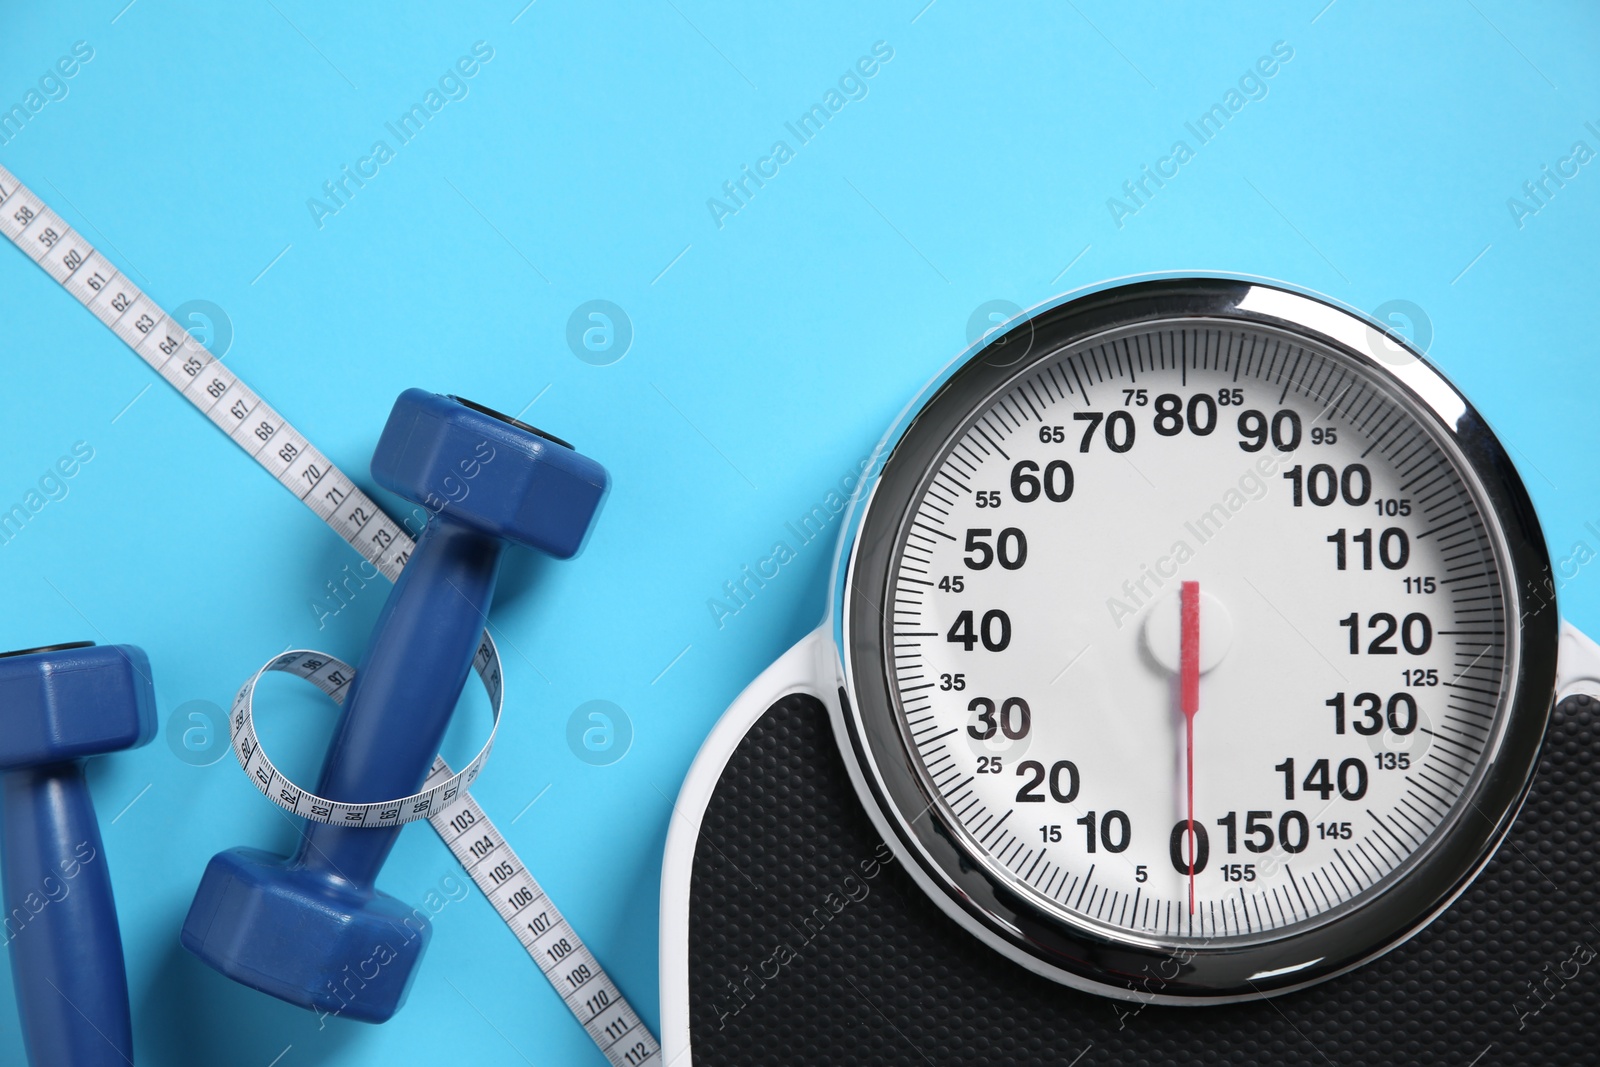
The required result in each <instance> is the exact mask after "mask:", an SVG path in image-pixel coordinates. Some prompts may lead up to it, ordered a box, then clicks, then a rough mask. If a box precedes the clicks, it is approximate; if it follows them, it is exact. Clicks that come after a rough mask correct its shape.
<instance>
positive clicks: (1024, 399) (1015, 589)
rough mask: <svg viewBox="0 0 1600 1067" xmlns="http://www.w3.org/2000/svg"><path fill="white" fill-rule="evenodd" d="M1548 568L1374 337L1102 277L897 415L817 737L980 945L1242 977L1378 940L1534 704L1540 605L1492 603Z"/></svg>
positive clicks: (1447, 872) (1539, 688)
mask: <svg viewBox="0 0 1600 1067" xmlns="http://www.w3.org/2000/svg"><path fill="white" fill-rule="evenodd" d="M1019 349H1024V350H1025V352H1024V354H1023V355H1022V356H1020V357H1019V356H1018V351H1019ZM1548 576H1549V562H1548V559H1547V558H1546V556H1545V554H1544V549H1543V541H1542V538H1541V537H1540V535H1539V531H1538V528H1537V525H1536V521H1535V520H1534V518H1533V513H1532V509H1531V507H1530V506H1529V504H1528V501H1527V497H1526V493H1525V491H1524V490H1523V487H1522V485H1521V483H1520V481H1518V480H1517V477H1516V475H1515V472H1514V471H1513V470H1512V468H1511V465H1510V464H1509V462H1508V461H1506V458H1505V456H1504V453H1503V452H1502V451H1501V450H1500V449H1499V446H1498V444H1497V443H1496V442H1495V441H1494V438H1493V437H1492V435H1490V434H1489V432H1488V431H1487V429H1486V428H1484V426H1483V424H1482V422H1481V420H1479V418H1478V417H1477V415H1476V413H1475V412H1473V411H1472V409H1471V408H1470V406H1468V405H1467V404H1466V403H1465V401H1464V400H1462V399H1461V397H1460V396H1459V394H1457V393H1456V392H1455V391H1454V390H1453V389H1452V388H1450V387H1449V386H1448V384H1446V383H1445V382H1444V380H1443V379H1442V378H1441V377H1439V376H1438V374H1437V372H1436V371H1434V370H1433V369H1432V368H1431V367H1429V366H1428V365H1427V364H1425V363H1424V362H1422V361H1421V359H1420V358H1419V357H1417V356H1416V355H1415V354H1414V353H1412V352H1411V351H1409V350H1408V349H1406V348H1404V347H1403V346H1402V345H1401V344H1400V343H1399V342H1398V341H1396V340H1395V339H1393V338H1390V337H1388V336H1387V335H1384V334H1382V333H1379V332H1377V331H1376V330H1374V328H1372V327H1371V326H1369V325H1368V324H1367V323H1365V322H1363V321H1361V320H1359V319H1356V318H1355V317H1354V316H1352V315H1350V314H1349V313H1347V312H1345V311H1343V310H1341V309H1338V308H1334V307H1332V306H1330V305H1327V304H1324V303H1321V302H1319V301H1315V300H1312V299H1310V298H1307V297H1304V296H1300V295H1297V294H1292V293H1287V292H1284V291H1282V290H1278V289H1272V288H1268V287H1264V286H1258V285H1246V284H1240V283H1227V282H1217V281H1180V282H1159V283H1145V284H1141V285H1135V286H1126V287H1121V288H1118V289H1114V290H1110V291H1107V292H1105V293H1101V294H1098V295H1097V296H1094V297H1089V298H1085V299H1083V300H1080V301H1074V302H1072V303H1069V304H1065V305H1062V306H1060V307H1057V308H1054V309H1052V310H1050V311H1047V312H1045V313H1043V314H1042V315H1039V316H1036V317H1035V318H1034V319H1032V320H1030V321H1029V322H1027V323H1025V324H1024V325H1022V326H1020V327H1017V328H1016V329H1013V330H1012V331H1010V332H1009V333H1008V334H1007V335H1006V336H1005V337H1004V338H1001V339H999V340H997V341H996V342H995V343H993V344H991V345H990V346H989V347H988V348H987V349H985V350H984V351H982V352H980V353H978V354H977V355H976V356H974V357H973V358H972V359H971V360H970V361H968V362H967V363H966V364H965V365H964V366H963V367H962V368H961V369H959V370H958V371H956V372H955V373H954V374H953V375H952V376H951V377H950V378H949V379H948V380H947V381H945V382H944V383H943V384H942V385H941V386H940V387H939V388H938V389H937V391H936V392H935V393H934V395H933V396H932V398H931V399H930V400H929V401H928V403H927V404H926V405H925V407H924V408H923V409H922V410H921V411H920V412H919V413H918V415H917V416H916V418H915V420H913V421H912V423H911V425H910V428H909V429H908V430H907V432H906V433H905V434H904V436H903V437H901V438H900V440H899V441H898V442H897V443H896V444H895V446H894V448H893V451H892V453H891V455H890V457H889V459H888V461H887V463H886V465H885V468H884V471H883V474H882V475H881V477H880V479H879V480H878V482H877V483H876V485H875V486H874V487H873V492H872V494H871V497H870V501H869V504H868V507H867V509H866V513H865V518H864V519H863V521H862V525H861V527H860V533H859V536H858V537H857V539H856V541H855V546H854V550H853V551H852V556H851V560H850V567H849V570H848V575H847V586H846V592H845V598H846V604H847V611H846V614H845V619H844V624H845V625H844V639H845V647H846V648H847V650H848V652H847V657H846V659H847V671H848V674H849V681H850V684H849V686H848V687H847V688H848V690H849V693H850V694H851V695H852V696H853V699H852V700H850V702H849V707H848V709H847V711H846V713H845V714H844V715H843V716H842V721H841V723H840V725H841V727H843V732H844V738H843V740H844V741H845V742H846V744H845V748H846V750H847V752H848V753H850V754H851V755H852V756H853V757H854V758H855V760H856V762H857V771H858V782H859V783H860V784H861V785H862V786H863V789H864V793H865V796H866V798H867V800H868V803H869V806H871V807H873V808H875V809H876V812H877V814H878V816H879V819H880V825H881V826H883V827H885V828H887V829H888V830H889V831H890V837H891V840H892V842H893V843H895V844H897V845H898V846H899V847H900V849H901V850H902V851H903V853H904V858H905V859H906V860H907V861H908V862H909V864H910V866H911V867H912V869H913V871H914V873H916V874H917V876H918V878H919V881H921V882H922V883H923V885H924V887H925V888H927V889H929V891H930V892H931V893H933V895H934V897H935V899H936V900H937V901H938V902H939V903H940V904H941V905H942V906H943V907H945V910H946V911H948V912H950V913H951V914H952V915H953V916H955V917H956V918H957V919H958V920H959V921H961V922H962V923H963V924H964V925H967V926H968V927H969V929H972V930H973V931H974V932H975V933H977V934H979V936H981V937H983V938H984V939H985V940H986V941H988V942H989V943H990V944H992V945H994V946H995V947H996V948H998V949H1000V950H1001V951H1003V952H1005V953H1006V954H1007V955H1010V956H1012V957H1013V958H1015V959H1017V960H1018V961H1019V962H1022V963H1023V964H1024V965H1026V966H1029V967H1030V968H1032V969H1034V970H1036V971H1040V972H1041V973H1044V974H1047V975H1049V976H1050V977H1053V978H1056V979H1058V980H1061V981H1064V982H1067V983H1069V984H1073V985H1079V986H1085V987H1088V988H1092V989H1095V990H1097V991H1100V992H1105V993H1109V994H1111V995H1116V996H1123V997H1128V998H1131V999H1141V1000H1151V999H1155V1000H1171V1001H1184V1002H1193V1001H1195V1000H1206V999H1212V1000H1232V999H1241V998H1245V997H1251V996H1257V995H1265V994H1269V993H1271V992H1275V991H1281V990H1283V989H1287V988H1294V987H1298V986H1302V985H1305V984H1308V983H1310V982H1313V981H1316V980H1319V979H1321V978H1325V977H1329V976H1331V975H1333V974H1336V973H1338V972H1339V971H1342V970H1345V969H1348V968H1349V967H1351V966H1353V965H1355V964H1356V963H1359V962H1361V961H1362V960H1364V959H1367V958H1370V957H1371V956H1373V955H1376V954H1377V953H1379V952H1381V951H1384V950H1385V949H1387V948H1388V947H1392V946H1393V945H1394V944H1396V943H1398V942H1399V941H1400V940H1403V939H1404V938H1405V937H1406V936H1409V934H1410V933H1412V932H1414V931H1415V930H1416V929H1418V928H1420V926H1421V925H1422V924H1423V923H1425V922H1426V921H1427V920H1428V919H1430V918H1431V917H1432V916H1433V915H1435V914H1437V912H1438V911H1439V910H1441V909H1442V908H1443V907H1444V906H1445V905H1446V904H1448V902H1449V901H1450V900H1451V899H1453V898H1454V896H1455V895H1456V894H1458V893H1459V892H1460V891H1461V890H1462V889H1463V888H1465V886H1466V884H1467V883H1468V882H1469V881H1470V879H1471V877H1472V876H1473V875H1474V874H1475V873H1476V872H1477V871H1478V870H1479V869H1480V868H1481V866H1482V865H1483V863H1484V862H1486V861H1487V859H1488V857H1489V856H1490V855H1491V854H1492V851H1493V848H1494V846H1495V844H1496V843H1497V842H1498V840H1499V839H1500V837H1501V836H1503V834H1504V832H1505V830H1506V829H1507V828H1508V827H1509V825H1510V822H1511V819H1512V818H1513V817H1514V815H1515V812H1516V809H1517V807H1518V805H1519V804H1520V802H1521V798H1522V796H1523V795H1524V793H1525V791H1526V788H1527V785H1528V782H1529V779H1530V776H1531V773H1532V770H1533V766H1534V762H1535V759H1536V756H1537V752H1538V746H1539V743H1540V740H1541V738H1542V736H1543V731H1544V727H1545V723H1546V720H1547V717H1548V713H1549V709H1550V704H1551V697H1552V687H1553V678H1554V649H1555V642H1556V623H1555V613H1554V609H1553V607H1546V608H1545V610H1543V611H1542V612H1540V611H1533V612H1530V611H1529V609H1528V608H1527V607H1526V606H1525V605H1524V604H1523V603H1522V592H1523V591H1524V590H1525V589H1526V588H1528V583H1530V582H1540V583H1542V582H1544V581H1545V580H1547V579H1548ZM1541 588H1542V586H1541ZM1191 728H1192V734H1191Z"/></svg>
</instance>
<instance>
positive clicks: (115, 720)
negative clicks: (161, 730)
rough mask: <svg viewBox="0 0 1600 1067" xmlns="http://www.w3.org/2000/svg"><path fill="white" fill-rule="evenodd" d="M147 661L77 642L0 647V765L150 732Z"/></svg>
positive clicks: (128, 740)
mask: <svg viewBox="0 0 1600 1067" xmlns="http://www.w3.org/2000/svg"><path fill="white" fill-rule="evenodd" d="M149 677H150V661H149V660H148V659H146V658H145V654H144V652H143V651H141V650H140V649H137V648H134V647H133V646H132V645H95V644H92V643H90V642H80V643H74V644H69V645H52V646H49V647H46V648H39V649H28V650H26V651H22V652H7V653H4V654H3V655H0V771H10V770H16V769H18V768H20V767H38V766H41V765H43V764H46V763H63V762H66V761H69V760H77V759H85V758H87V757H89V756H98V755H100V754H102V753H105V752H116V751H118V750H120V749H124V748H138V747H139V746H140V745H142V744H144V743H145V742H147V741H149V740H150V739H151V738H152V737H154V736H155V730H156V713H155V698H154V697H153V696H152V695H151V691H150V682H149V681H148V678H149Z"/></svg>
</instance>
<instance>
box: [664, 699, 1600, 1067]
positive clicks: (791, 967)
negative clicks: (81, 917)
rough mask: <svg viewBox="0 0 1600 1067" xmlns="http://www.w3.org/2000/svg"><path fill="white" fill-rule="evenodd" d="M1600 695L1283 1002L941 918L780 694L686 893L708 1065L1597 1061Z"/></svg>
mask: <svg viewBox="0 0 1600 1067" xmlns="http://www.w3.org/2000/svg"><path fill="white" fill-rule="evenodd" d="M1597 731H1600V703H1596V702H1593V701H1590V700H1588V699H1587V698H1584V697H1574V698H1571V699H1570V700H1568V701H1566V702H1564V703H1563V704H1562V705H1561V706H1560V707H1559V708H1558V709H1557V711H1556V714H1555V716H1554V718H1553V719H1552V723H1551V729H1550V735H1549V738H1548V740H1547V742H1546V746H1545V751H1544V755H1543V759H1542V761H1541V764H1540V770H1539V776H1538V779H1537V780H1536V782H1535V784H1534V787H1533V792H1532V794H1531V796H1530V797H1529V799H1528V803H1527V805H1526V807H1525V808H1524V809H1523V813H1522V817H1521V818H1520V819H1519V821H1518V822H1517V825H1516V827H1515V829H1514V830H1513V831H1512V833H1511V836H1510V837H1509V838H1508V839H1507V841H1506V843H1505V845H1504V846H1502V848H1501V850H1500V853H1499V855H1498V856H1497V857H1496V858H1495V860H1494V861H1493V863H1491V864H1490V866H1489V867H1488V868H1487V869H1486V870H1485V871H1484V873H1483V875H1482V876H1481V877H1480V878H1479V879H1478V881H1477V882H1476V883H1475V884H1474V885H1473V886H1472V888H1471V889H1469V890H1468V892H1467V893H1466V894H1465V895H1464V896H1463V897H1462V898H1461V899H1460V900H1458V901H1457V902H1456V903H1455V905H1454V906H1453V907H1451V908H1450V909H1449V911H1447V912H1446V913H1445V914H1444V915H1443V916H1441V917H1440V918H1439V919H1438V920H1437V921H1435V922H1434V923H1433V924H1432V925H1430V926H1429V927H1427V928H1426V929H1425V930H1423V931H1422V933H1420V934H1419V935H1418V936H1416V937H1415V938H1413V939H1412V940H1411V941H1409V942H1407V943H1406V944H1404V945H1402V946H1400V947H1399V948H1398V949H1395V950H1394V951H1393V952H1391V953H1389V954H1388V955H1386V956H1384V957H1382V958H1381V959H1379V960H1377V961H1376V962H1374V963H1371V964H1369V965H1367V966H1366V967H1363V968H1361V969H1360V970H1358V971H1356V972H1353V973H1352V974H1348V975H1345V976H1344V977H1342V978H1336V979H1334V980H1333V981H1331V982H1328V983H1325V984H1323V985H1320V986H1317V987H1314V988H1312V989H1308V990H1304V991H1302V992H1299V993H1293V994H1289V995H1287V996H1282V997H1278V998H1275V999H1273V1000H1271V1001H1265V1002H1255V1003H1251V1004H1244V1005H1231V1006H1224V1007H1191V1008H1164V1007H1155V1006H1145V1007H1142V1008H1141V1007H1140V1006H1139V1005H1137V1004H1128V1003H1121V1002H1115V1001H1111V1000H1107V999H1104V998H1100V997H1095V996H1090V995H1087V994H1082V993H1077V992H1074V991H1072V990H1070V989H1066V988H1064V987H1062V986H1059V985H1056V984H1055V983H1053V982H1049V981H1046V980H1044V979H1042V978H1038V977H1035V976H1034V975H1032V974H1030V973H1028V972H1027V971H1024V970H1023V969H1022V968H1020V967H1018V966H1016V965H1015V964H1013V963H1010V962H1009V961H1006V960H1004V959H1002V958H1001V957H999V956H997V955H996V954H994V953H993V952H992V951H991V950H989V949H988V948H985V947H984V946H982V945H981V944H979V943H978V942H977V941H976V940H974V939H973V938H972V937H971V936H970V935H968V934H967V933H966V932H965V931H964V930H962V929H961V928H960V927H958V926H956V925H955V924H954V923H953V922H952V921H950V920H949V919H948V918H946V916H945V915H944V913H942V912H941V911H939V910H938V909H937V908H936V907H935V906H934V905H933V903H932V902H931V901H929V900H928V899H927V898H926V897H925V896H924V895H923V894H922V892H921V891H920V890H919V889H918V888H917V887H916V885H915V884H914V883H913V882H912V881H911V879H910V877H909V876H908V875H907V874H906V873H905V872H904V871H903V870H902V869H901V868H900V866H899V865H898V864H897V863H896V862H895V861H894V860H893V859H890V858H888V849H887V848H886V847H885V846H884V845H883V844H882V842H881V840H880V839H879V837H878V836H877V834H876V832H875V831H874V830H873V827H872V824H871V823H870V822H869V821H868V819H867V817H866V815H865V814H864V813H863V812H862V810H861V808H860V805H859V803H858V801H857V799H856V796H855V793H854V792H853V791H852V790H851V787H850V783H849V780H848V778H847V777H846V775H845V769H844V765H843V763H842V762H841V760H840V757H839V755H838V752H837V750H836V748H835V746H834V741H833V735H832V733H831V730H830V728H829V725H828V720H827V713H826V711H825V710H824V709H823V707H822V705H820V704H819V703H817V702H816V701H814V700H812V699H810V698H808V697H790V698H788V699H785V700H783V701H780V702H779V703H778V704H776V705H774V706H773V707H772V708H771V709H769V710H768V712H767V713H766V715H765V716H764V717H763V718H762V719H761V721H760V722H759V723H758V724H757V725H756V727H755V728H754V729H753V730H751V732H750V733H749V734H748V735H747V736H746V737H745V739H744V741H743V742H742V743H741V744H740V746H739V749H738V751H737V752H736V753H735V754H734V757H733V759H732V760H731V761H730V762H729V764H728V767H727V769H726V771H725V772H724V774H723V776H722V779H721V781H720V782H719V783H718V786H717V791H716V794H715V796H714V797H713V799H712V802H711V805H710V807H709V809H708V810H707V812H706V815H705V821H704V824H703V828H702V830H701V837H700V845H699V849H698V851H697V854H696V856H695V867H694V878H693V885H692V889H691V897H690V927H689V928H690V952H689V973H690V1025H691V1037H692V1041H693V1047H694V1053H695V1056H694V1060H695V1063H696V1064H697V1065H698V1067H758V1065H766V1064H772V1065H777V1064H786V1065H787V1064H796V1065H798V1064H805V1065H808V1067H815V1065H822V1064H840V1065H844V1064H848V1065H852V1067H869V1065H895V1067H899V1065H906V1067H926V1065H929V1064H933V1065H941V1067H942V1065H944V1064H994V1065H1001V1064H1004V1065H1007V1067H1013V1065H1017V1067H1020V1065H1025V1064H1051V1065H1058V1067H1064V1065H1069V1064H1073V1063H1075V1062H1079V1060H1078V1058H1079V1057H1081V1063H1082V1067H1094V1065H1096V1064H1137V1065H1152V1067H1157V1065H1161V1067H1164V1065H1168V1064H1170V1065H1178V1064H1229V1065H1234V1064H1247V1065H1260V1067H1268V1065H1276V1064H1337V1065H1344V1064H1361V1065H1368V1064H1440V1065H1446V1064H1448V1065H1451V1067H1493V1065H1499V1064H1518V1065H1542V1064H1553V1065H1554V1064H1561V1065H1573V1067H1577V1065H1591V1064H1600V910H1597V903H1600V879H1597V877H1596V876H1597V874H1600V859H1597V857H1596V853H1595V843H1596V841H1595V836H1596V835H1595V825H1596V810H1595V809H1596V792H1595V785H1596V778H1597V775H1600V771H1597V769H1596V763H1597V761H1596V758H1595V744H1594V742H1595V741H1596V739H1597V738H1596V733H1597Z"/></svg>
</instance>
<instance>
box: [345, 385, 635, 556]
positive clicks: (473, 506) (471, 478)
mask: <svg viewBox="0 0 1600 1067" xmlns="http://www.w3.org/2000/svg"><path fill="white" fill-rule="evenodd" d="M508 454H509V455H508ZM372 477H373V478H374V479H375V480H376V481H377V483H378V484H379V485H381V486H383V487H384V488H385V489H388V490H390V491H392V492H395V493H399V494H400V495H401V496H403V497H405V498H406V499H407V500H410V501H412V502H414V503H417V504H421V505H422V506H423V507H425V508H427V509H428V510H429V511H430V512H432V513H433V514H435V515H437V516H440V517H442V518H446V519H451V520H454V521H456V522H460V523H463V524H465V525H467V526H471V527H472V528H474V529H476V530H478V531H479V532H480V533H483V534H484V535H486V536H488V537H493V538H497V539H499V540H502V541H512V542H515V543H516V544H520V545H526V546H527V547H529V548H534V549H538V550H539V551H541V552H543V553H545V554H546V555H550V556H554V557H555V558H556V559H571V558H572V557H573V556H575V555H577V554H578V551H579V549H581V548H582V547H583V543H584V540H585V539H586V538H587V537H588V534H589V531H590V530H591V529H592V528H593V526H594V516H595V512H597V511H598V510H599V508H600V502H601V500H602V499H603V498H604V496H605V493H606V488H607V484H608V483H607V478H606V474H605V471H604V470H603V469H602V468H601V467H600V465H599V464H597V463H595V462H594V461H593V460H591V459H588V458H586V457H585V456H583V455H580V454H579V453H577V452H575V451H573V449H572V446H571V445H569V444H567V442H565V441H563V440H561V439H560V438H557V437H552V436H550V435H549V434H547V433H545V432H544V431H543V430H538V429H535V428H534V427H532V426H529V425H527V424H526V423H522V422H518V421H517V420H516V419H513V418H510V417H509V416H506V415H501V414H500V413H499V412H496V411H491V410H490V409H488V408H486V407H483V406H481V405H478V404H474V403H472V401H470V400H462V399H461V398H459V397H454V396H440V395H439V394H437V393H430V392H427V391H426V390H424V389H407V390H406V391H405V392H404V393H401V394H400V398H399V399H398V400H396V401H395V405H394V410H393V411H391V412H390V414H389V421H388V423H387V424H385V426H384V428H383V436H381V437H380V438H379V439H378V447H377V450H376V451H374V452H373V454H372Z"/></svg>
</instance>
